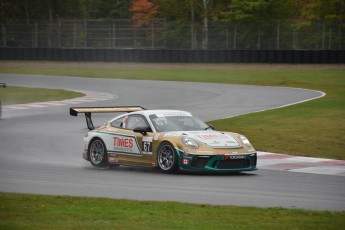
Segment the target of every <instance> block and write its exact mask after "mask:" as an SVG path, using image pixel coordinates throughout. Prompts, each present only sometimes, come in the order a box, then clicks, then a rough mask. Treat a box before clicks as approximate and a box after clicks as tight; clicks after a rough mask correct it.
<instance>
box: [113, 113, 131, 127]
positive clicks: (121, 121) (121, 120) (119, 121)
mask: <svg viewBox="0 0 345 230" xmlns="http://www.w3.org/2000/svg"><path fill="white" fill-rule="evenodd" d="M125 120H128V116H124V117H121V118H119V119H116V120H115V121H113V122H111V126H113V127H115V128H120V129H124V128H125V124H124V122H125Z"/></svg>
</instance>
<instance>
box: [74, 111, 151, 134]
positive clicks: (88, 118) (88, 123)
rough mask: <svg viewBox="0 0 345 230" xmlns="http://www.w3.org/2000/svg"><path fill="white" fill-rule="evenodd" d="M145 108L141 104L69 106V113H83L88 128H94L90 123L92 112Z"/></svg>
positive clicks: (76, 114) (75, 114)
mask: <svg viewBox="0 0 345 230" xmlns="http://www.w3.org/2000/svg"><path fill="white" fill-rule="evenodd" d="M141 110H146V109H145V108H143V107H141V106H116V107H71V108H70V110H69V114H70V115H71V116H78V113H84V114H85V119H86V125H87V128H88V129H89V130H93V129H95V127H94V126H93V123H92V119H91V114H92V113H129V112H135V111H141Z"/></svg>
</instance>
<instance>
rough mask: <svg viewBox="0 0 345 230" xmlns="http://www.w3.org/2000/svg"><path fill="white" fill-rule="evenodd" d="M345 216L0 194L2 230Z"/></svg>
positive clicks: (314, 223)
mask: <svg viewBox="0 0 345 230" xmlns="http://www.w3.org/2000/svg"><path fill="white" fill-rule="evenodd" d="M344 225H345V212H329V211H306V210H291V209H283V208H265V209H264V208H253V207H235V206H213V205H197V204H182V203H177V202H156V201H155V202H153V201H130V200H114V199H106V198H81V197H70V196H43V195H25V194H21V195H19V194H8V193H0V229H239V230H240V229H246V230H248V229H250V230H251V229H252V230H259V229H264V230H267V229H313V230H315V229H322V230H326V229H331V230H336V229H343V227H344Z"/></svg>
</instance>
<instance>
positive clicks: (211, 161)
mask: <svg viewBox="0 0 345 230" xmlns="http://www.w3.org/2000/svg"><path fill="white" fill-rule="evenodd" d="M105 112H127V113H124V114H122V115H119V116H117V117H115V118H113V119H111V120H110V121H107V122H105V123H104V124H103V125H101V126H100V127H98V128H94V126H93V123H92V120H91V114H92V113H105ZM78 113H85V117H86V122H87V126H88V128H89V130H90V131H89V132H88V133H87V135H86V137H85V138H84V141H85V148H84V152H83V157H84V158H85V159H86V160H88V161H90V162H91V164H92V165H93V166H95V167H107V166H109V165H137V166H149V167H159V169H160V170H162V171H163V172H166V173H172V172H175V171H177V170H179V169H180V170H187V171H215V172H239V171H250V170H256V169H257V168H256V161H257V156H256V151H255V149H254V148H253V146H252V145H251V144H250V142H249V140H248V139H247V138H246V137H245V136H243V135H241V134H237V133H232V132H221V131H215V130H214V129H213V127H212V126H210V125H207V124H205V123H204V122H203V121H202V120H200V119H198V118H197V117H194V116H193V115H192V114H191V113H189V112H186V111H179V110H145V109H144V108H142V107H139V106H136V107H72V108H70V114H71V115H72V116H77V115H78Z"/></svg>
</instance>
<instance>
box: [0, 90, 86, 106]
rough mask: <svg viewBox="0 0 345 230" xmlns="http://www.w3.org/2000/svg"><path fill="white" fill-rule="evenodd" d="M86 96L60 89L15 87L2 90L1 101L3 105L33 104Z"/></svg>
mask: <svg viewBox="0 0 345 230" xmlns="http://www.w3.org/2000/svg"><path fill="white" fill-rule="evenodd" d="M82 96H84V94H82V93H78V92H72V91H67V90H60V89H44V88H26V87H13V86H8V87H6V88H0V99H1V102H2V104H3V105H10V104H23V103H31V102H44V101H59V100H64V99H70V98H75V97H82Z"/></svg>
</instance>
